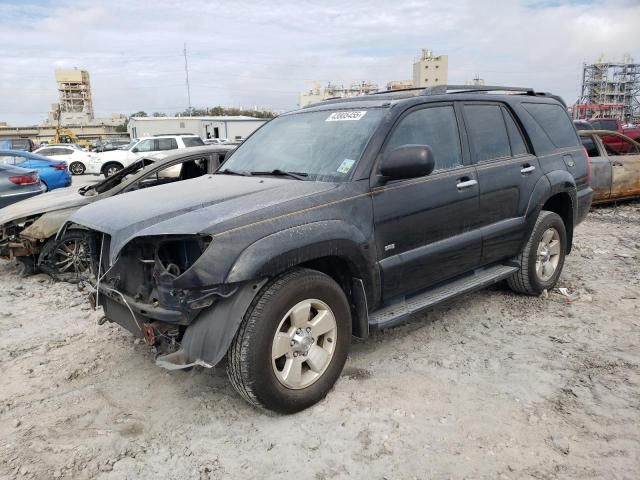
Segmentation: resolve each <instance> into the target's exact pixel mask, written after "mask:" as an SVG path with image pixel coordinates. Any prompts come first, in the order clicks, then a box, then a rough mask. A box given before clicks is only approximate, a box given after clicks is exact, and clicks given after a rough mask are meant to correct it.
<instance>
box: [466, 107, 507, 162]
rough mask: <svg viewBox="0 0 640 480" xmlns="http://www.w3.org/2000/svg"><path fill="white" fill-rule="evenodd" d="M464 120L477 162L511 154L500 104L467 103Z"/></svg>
mask: <svg viewBox="0 0 640 480" xmlns="http://www.w3.org/2000/svg"><path fill="white" fill-rule="evenodd" d="M464 121H465V125H466V127H467V133H468V134H469V142H470V143H471V151H472V152H473V157H474V159H475V161H476V162H482V161H485V160H493V159H496V158H504V157H509V156H511V147H510V146H509V136H508V135H507V127H506V125H505V122H504V118H503V116H502V109H501V108H500V106H498V105H465V106H464Z"/></svg>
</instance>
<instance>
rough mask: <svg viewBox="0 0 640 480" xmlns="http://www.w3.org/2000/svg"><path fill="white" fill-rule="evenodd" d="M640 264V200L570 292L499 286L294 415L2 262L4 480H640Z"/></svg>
mask: <svg viewBox="0 0 640 480" xmlns="http://www.w3.org/2000/svg"><path fill="white" fill-rule="evenodd" d="M639 259H640V202H636V203H627V204H624V205H622V206H619V207H618V208H599V209H597V210H595V212H593V213H592V214H591V215H590V217H589V219H588V221H586V222H585V223H583V224H582V225H581V226H580V227H579V230H578V231H577V235H576V241H575V249H574V252H573V254H572V255H571V256H570V257H568V260H567V263H566V265H565V270H564V274H563V276H562V277H561V280H560V283H559V287H565V288H567V289H568V292H567V293H568V295H569V297H567V296H565V295H563V294H562V293H561V292H559V291H558V290H556V291H553V292H549V294H548V295H547V296H542V297H540V298H528V297H522V296H518V295H515V294H512V293H510V292H509V291H508V290H506V288H505V287H504V286H502V285H498V286H496V287H495V288H493V289H491V290H489V291H482V292H478V293H476V294H473V295H469V296H467V297H465V298H462V299H460V300H457V301H455V302H453V303H451V304H448V305H446V306H444V307H441V308H438V309H437V310H435V311H432V312H430V313H428V314H427V315H423V316H421V318H416V319H415V321H413V322H410V323H408V324H406V325H404V326H401V327H398V328H394V329H392V330H389V331H386V332H382V333H378V334H376V335H375V336H374V337H373V338H370V339H369V340H368V341H366V342H358V343H355V344H354V345H353V348H352V353H351V355H350V358H349V360H348V362H347V366H346V369H345V371H344V375H343V376H342V379H341V380H340V381H339V382H338V384H337V385H336V387H335V388H334V390H333V391H332V392H331V393H330V394H329V396H328V397H327V399H325V400H324V401H323V402H321V403H320V404H319V405H317V406H315V407H314V408H311V409H309V410H307V411H305V412H303V413H300V414H297V415H293V416H288V417H283V416H270V415H266V414H264V413H262V412H260V411H256V410H254V409H253V408H251V407H249V406H248V405H247V404H245V403H244V402H243V401H242V400H241V399H240V398H239V397H238V396H237V395H236V394H235V392H234V391H233V389H232V388H231V386H230V385H229V384H228V382H227V380H226V376H225V373H224V368H218V369H216V370H214V371H210V370H204V369H196V370H192V371H190V372H172V373H169V372H166V371H164V370H161V369H159V368H157V367H155V366H154V365H153V353H152V352H150V351H149V349H148V348H147V347H145V346H144V345H143V344H140V343H138V342H134V339H133V338H132V337H131V336H130V335H129V334H127V333H126V332H124V331H123V330H121V329H120V328H119V327H117V326H114V325H111V326H109V325H105V326H101V327H98V326H97V325H96V319H97V314H96V313H95V312H92V311H91V310H89V308H88V306H87V303H86V301H85V297H86V293H85V292H80V291H78V289H77V287H76V286H73V285H69V284H55V283H51V282H50V281H49V280H48V279H47V278H46V277H44V276H41V275H39V276H35V277H31V278H28V279H25V280H21V279H20V278H18V277H17V276H16V275H15V274H14V273H13V272H12V266H11V265H9V264H8V263H0V327H1V329H2V332H3V335H2V337H1V338H0V373H1V379H2V383H1V385H2V387H1V388H0V478H38V479H40V478H81V479H82V478H101V479H125V478H149V479H151V478H154V479H155V478H167V479H169V478H173V479H175V478H253V479H257V478H278V479H280V478H301V479H307V478H311V479H313V478H315V479H325V478H327V479H328V478H345V479H346V478H367V479H408V478H419V479H427V478H490V479H494V478H537V479H547V478H575V479H585V478H607V479H622V478H629V479H637V478H640V427H639V425H640V369H639V365H640V309H639V306H640V268H639V266H640V260H639Z"/></svg>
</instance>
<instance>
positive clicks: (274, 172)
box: [251, 168, 309, 180]
mask: <svg viewBox="0 0 640 480" xmlns="http://www.w3.org/2000/svg"><path fill="white" fill-rule="evenodd" d="M251 175H276V176H278V177H291V178H295V179H296V180H305V179H306V177H308V176H309V174H308V173H304V172H285V171H284V170H280V169H279V168H276V169H274V170H271V171H269V172H251Z"/></svg>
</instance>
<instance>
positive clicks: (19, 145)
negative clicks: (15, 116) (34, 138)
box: [12, 139, 30, 150]
mask: <svg viewBox="0 0 640 480" xmlns="http://www.w3.org/2000/svg"><path fill="white" fill-rule="evenodd" d="M12 143H13V149H14V150H29V146H30V145H29V140H27V139H24V140H23V139H16V140H12Z"/></svg>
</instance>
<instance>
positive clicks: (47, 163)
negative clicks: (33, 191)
mask: <svg viewBox="0 0 640 480" xmlns="http://www.w3.org/2000/svg"><path fill="white" fill-rule="evenodd" d="M0 164H5V165H15V166H17V167H21V168H28V169H31V170H36V171H37V172H38V175H39V176H40V181H41V182H42V186H43V188H44V190H45V191H47V190H55V189H56V188H63V187H68V186H69V185H71V174H70V173H69V169H68V168H67V162H65V161H64V160H51V159H49V158H46V157H43V156H40V155H36V154H34V153H30V152H23V151H20V150H0Z"/></svg>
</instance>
